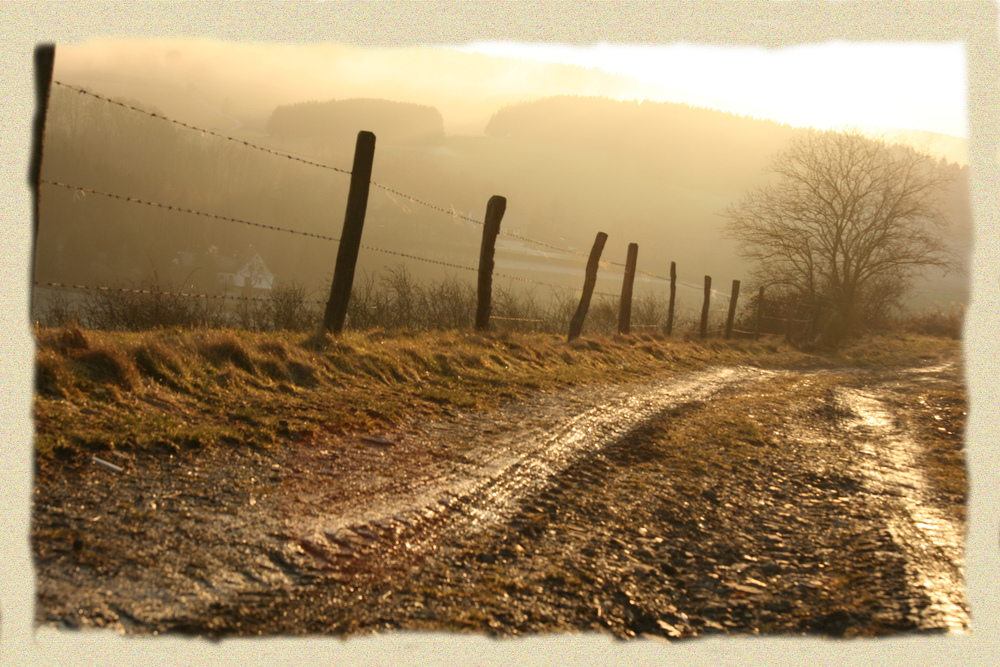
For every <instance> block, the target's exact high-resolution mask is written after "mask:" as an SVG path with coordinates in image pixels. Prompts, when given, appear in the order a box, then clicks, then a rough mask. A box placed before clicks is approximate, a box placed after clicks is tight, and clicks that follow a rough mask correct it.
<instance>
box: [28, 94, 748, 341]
mask: <svg viewBox="0 0 1000 667" xmlns="http://www.w3.org/2000/svg"><path fill="white" fill-rule="evenodd" d="M52 83H53V85H58V86H62V87H64V88H66V89H69V90H71V91H75V92H77V93H78V94H80V95H86V96H90V97H92V98H95V99H97V100H101V101H103V102H105V103H107V104H110V105H115V106H117V107H120V108H123V109H125V110H128V111H130V112H133V113H137V114H142V115H144V116H147V117H149V118H152V119H156V120H157V121H161V122H164V123H171V124H173V125H176V126H178V127H181V128H184V129H185V130H188V131H191V132H196V133H199V135H200V136H202V137H214V138H216V139H219V140H224V141H228V142H232V143H234V144H236V145H239V146H241V147H243V148H246V149H250V150H257V151H262V152H264V153H266V154H269V155H272V156H275V157H280V158H284V159H287V160H292V161H295V162H299V163H302V164H305V165H309V166H312V167H316V168H321V169H325V170H329V171H333V172H336V173H339V174H343V175H348V176H352V172H351V171H350V170H346V169H342V168H339V167H336V166H332V165H329V164H324V163H321V162H318V161H315V160H310V159H306V158H303V157H300V156H297V155H294V154H292V153H289V152H286V151H280V150H275V149H273V148H269V147H267V146H262V145H260V144H257V143H253V142H250V141H246V140H244V139H239V138H236V137H232V136H228V135H226V134H222V133H220V132H216V131H213V130H210V129H207V128H203V127H198V126H195V125H192V124H190V123H186V122H183V121H180V120H177V119H174V118H170V117H168V116H166V115H164V114H162V113H157V112H155V111H148V110H146V109H142V108H140V107H138V106H136V105H134V104H129V103H127V102H123V101H120V100H115V99H112V98H110V97H107V96H104V95H100V94H98V93H94V92H92V91H89V90H86V89H84V88H81V87H78V86H73V85H70V84H66V83H63V82H61V81H53V82H52ZM41 182H42V183H44V184H45V185H48V186H52V187H59V188H63V189H66V190H69V191H72V192H73V193H74V197H76V196H79V197H86V196H87V195H97V196H100V197H104V198H107V199H111V200H117V201H121V202H125V203H128V204H133V205H141V206H146V207H151V208H157V209H161V210H165V211H170V212H175V213H178V214H185V215H193V216H199V217H203V218H207V219H212V220H218V221H222V222H228V223H233V224H239V225H244V226H248V227H253V228H257V229H263V230H268V231H274V232H282V233H287V234H294V235H299V236H303V237H309V238H315V239H319V240H324V241H331V242H335V243H340V239H339V238H337V237H333V236H328V235H324V234H317V233H314V232H308V231H303V230H298V229H291V228H288V227H283V226H279V225H274V224H269V223H266V222H260V221H253V220H247V219H244V218H237V217H233V216H228V215H222V214H219V213H210V212H206V211H201V210H197V209H195V208H192V207H189V206H183V205H178V204H175V203H164V202H158V201H153V200H151V199H146V198H141V197H135V196H131V195H127V194H122V193H115V192H108V191H106V190H101V189H97V188H92V187H87V186H83V185H78V184H72V183H66V182H63V181H59V180H49V179H42V180H41ZM369 183H370V185H372V186H374V187H376V188H379V189H381V190H383V191H385V192H386V193H387V195H389V196H390V198H391V197H392V196H395V197H399V198H402V199H405V200H406V201H408V202H411V203H414V204H419V205H421V206H424V207H426V208H428V209H430V210H433V211H436V212H439V213H442V214H445V215H448V216H449V217H452V218H453V219H462V220H466V221H468V222H470V223H473V224H476V225H480V226H483V225H485V222H484V221H481V220H478V219H476V218H474V217H472V216H470V215H464V214H461V213H459V212H457V211H455V210H454V208H452V209H450V210H449V209H448V208H445V207H443V206H440V205H437V204H434V203H432V202H429V201H426V200H425V199H422V198H419V197H416V196H414V195H411V194H408V193H405V192H402V191H401V190H398V189H396V188H392V187H389V186H388V185H385V184H383V183H379V182H376V181H372V180H369ZM394 201H395V200H394ZM397 204H398V202H397ZM499 234H500V235H501V236H504V237H508V238H513V239H516V240H519V241H522V242H524V243H528V244H531V245H533V246H537V247H540V248H545V249H547V250H550V251H555V252H558V253H563V254H566V255H570V256H577V257H584V258H589V255H588V254H587V253H583V252H580V251H577V250H574V249H571V248H566V247H562V246H559V245H556V244H553V243H549V242H546V241H540V240H538V239H533V238H530V237H528V236H525V235H523V234H519V233H516V232H510V231H506V230H502V229H501V230H499ZM360 247H361V248H364V249H366V250H370V251H373V252H378V253H382V254H386V255H390V256H395V257H400V258H403V259H407V260H413V261H417V262H422V263H426V264H431V265H436V266H442V267H445V268H450V269H457V270H459V271H471V272H478V271H479V269H478V268H477V267H472V266H467V265H462V264H458V263H455V262H450V261H446V260H443V259H433V258H429V257H422V256H420V255H417V254H412V253H409V252H401V251H399V250H392V249H388V248H382V247H378V246H374V245H370V244H360ZM600 264H601V266H602V267H604V268H605V269H606V268H607V267H608V266H614V267H620V268H626V269H627V266H626V264H624V263H621V262H617V261H612V260H601V262H600ZM492 275H493V276H495V277H498V278H502V279H507V280H511V281H516V282H519V283H526V284H530V285H534V286H539V287H545V288H550V289H552V290H557V291H560V292H564V293H565V292H570V293H576V292H579V291H580V288H578V287H572V286H568V285H563V284H557V283H552V282H547V281H543V280H537V279H534V278H529V277H526V276H519V275H512V274H509V273H503V272H493V274H492ZM635 275H636V276H639V277H640V278H642V279H643V280H645V281H647V282H657V281H658V282H660V283H665V284H673V285H677V286H680V287H684V288H688V289H691V290H695V291H698V292H703V291H704V288H703V287H702V286H699V285H695V284H691V283H687V282H683V281H680V280H676V279H673V280H672V279H671V278H666V277H664V276H660V275H657V274H655V273H652V272H649V271H643V270H635ZM602 277H603V278H605V279H607V278H622V279H623V278H624V274H618V273H616V274H612V275H611V276H608V275H607V274H606V273H605V274H604V275H603V276H602ZM35 285H36V286H38V287H49V288H57V289H74V290H88V291H97V292H106V293H108V292H118V293H123V294H139V295H157V296H174V297H184V298H195V299H217V300H220V301H238V302H262V301H265V300H266V297H259V296H257V297H248V296H245V295H231V294H208V293H206V292H192V291H169V290H155V289H145V288H129V287H110V286H107V285H83V284H78V283H65V282H36V283H35ZM593 293H594V294H595V295H597V296H600V297H606V298H610V299H618V298H620V296H621V295H619V294H615V293H611V292H607V291H594V292H593ZM710 293H711V295H712V296H713V298H717V299H726V300H729V299H731V298H732V295H731V294H730V293H728V292H724V291H722V290H715V289H712V290H711V292H710ZM740 295H742V296H747V297H751V296H753V295H750V294H747V293H740ZM303 303H310V304H314V305H322V304H323V303H325V302H323V301H308V300H305V301H303ZM713 312H715V313H720V312H725V309H716V310H714V311H713ZM494 319H497V320H501V321H510V322H541V321H542V320H540V319H538V318H530V317H529V318H516V317H494ZM657 326H659V325H654V324H641V325H636V328H655V327H657Z"/></svg>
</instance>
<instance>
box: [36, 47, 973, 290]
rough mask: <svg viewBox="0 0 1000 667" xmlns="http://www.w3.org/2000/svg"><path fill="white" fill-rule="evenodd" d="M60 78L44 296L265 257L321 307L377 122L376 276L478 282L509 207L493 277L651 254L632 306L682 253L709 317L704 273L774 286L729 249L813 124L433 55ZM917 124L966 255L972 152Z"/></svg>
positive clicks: (158, 61)
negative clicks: (493, 227) (592, 254)
mask: <svg viewBox="0 0 1000 667" xmlns="http://www.w3.org/2000/svg"><path fill="white" fill-rule="evenodd" d="M54 79H55V81H56V82H58V83H56V84H54V85H53V87H52V91H51V100H50V106H49V112H48V123H47V128H46V135H45V152H44V156H43V173H42V178H43V179H44V180H46V181H50V182H55V183H57V184H60V185H54V184H52V183H48V184H43V186H42V189H41V217H40V228H39V236H38V240H37V249H36V267H35V280H36V281H38V282H40V283H49V282H53V283H64V284H81V285H89V286H96V285H114V286H120V285H132V286H139V285H151V284H157V285H159V286H160V287H168V286H169V288H170V289H184V290H196V291H200V292H206V293H215V292H218V291H220V290H222V291H224V290H225V289H226V285H225V284H224V282H223V283H220V280H223V281H224V280H225V278H224V277H223V278H220V276H224V274H232V273H233V272H234V271H236V270H238V267H235V264H239V263H241V262H244V261H245V260H246V259H247V258H249V257H252V256H254V255H258V256H259V258H260V260H262V262H263V264H264V265H265V266H266V272H267V275H268V278H267V281H265V282H261V283H259V284H258V287H260V286H265V283H266V286H267V287H270V286H271V285H273V284H276V283H286V284H287V283H291V282H295V283H297V284H300V285H303V286H305V287H306V288H307V290H308V291H309V293H310V295H311V296H310V298H311V299H315V300H324V299H325V298H326V295H327V293H328V290H329V281H330V277H331V274H332V271H333V266H334V262H335V259H336V255H337V244H336V243H335V242H333V241H331V240H329V239H330V238H331V237H332V238H337V237H339V236H340V234H341V226H342V224H343V219H344V210H345V206H346V200H347V192H348V184H349V181H350V176H349V174H348V173H345V172H349V171H350V169H351V164H352V159H353V154H354V146H355V140H356V137H357V134H358V132H359V131H362V130H368V131H372V132H374V134H375V135H376V147H375V158H374V167H373V172H372V179H371V180H372V182H373V183H374V184H375V185H374V186H373V187H372V188H371V191H370V195H369V200H368V209H367V218H366V222H365V228H364V235H363V238H362V244H363V247H362V250H361V254H360V257H359V261H358V277H357V278H356V280H355V285H356V287H357V286H358V285H359V284H363V282H364V280H379V279H380V278H379V276H384V275H385V274H386V271H388V270H390V269H392V268H393V267H398V266H400V265H402V266H405V269H406V271H407V272H408V273H409V274H410V275H411V276H413V277H414V279H416V280H419V281H434V280H441V279H443V278H444V277H446V276H454V277H457V278H459V279H460V280H462V281H467V282H470V283H473V282H474V281H475V273H474V272H472V271H468V270H466V269H465V268H462V267H471V268H475V267H476V266H477V262H478V256H479V245H480V239H481V234H482V226H481V225H480V224H477V222H476V221H478V222H481V221H482V220H483V218H484V214H485V209H486V203H487V201H488V200H489V198H490V197H491V196H493V195H501V196H503V197H505V198H506V200H507V208H506V213H505V215H504V218H503V222H502V225H501V233H502V234H506V235H502V236H501V237H500V239H499V240H498V243H497V258H496V271H497V273H498V274H499V275H498V276H497V277H496V278H495V279H494V283H495V284H496V285H501V286H504V287H509V288H512V289H518V290H529V291H533V292H534V294H535V295H536V296H537V297H539V298H547V297H548V295H549V294H555V293H562V294H565V293H566V292H567V291H568V292H569V293H570V294H573V293H576V291H578V290H579V289H580V288H581V287H582V283H583V275H584V266H585V264H586V255H587V253H589V251H590V247H591V244H592V243H593V241H594V238H595V235H596V234H597V233H598V232H599V231H603V232H606V233H607V234H608V235H609V238H608V242H607V245H606V247H605V250H604V253H603V255H602V259H603V260H604V263H603V264H602V268H601V272H600V273H599V282H598V288H597V289H598V291H603V292H606V293H617V292H618V291H619V290H620V289H621V275H622V267H621V266H620V264H623V263H624V262H625V257H626V248H627V246H628V244H629V243H633V242H634V243H638V245H639V253H638V270H639V271H640V272H642V273H640V275H639V276H637V282H636V293H637V294H643V293H649V294H653V295H663V294H665V293H666V290H667V282H666V281H665V280H662V278H663V277H666V276H668V275H669V271H670V264H671V262H676V264H677V272H678V278H679V280H680V282H681V283H682V284H683V285H687V286H690V289H687V290H681V291H679V292H678V298H679V299H680V302H679V303H680V306H681V308H690V309H693V308H695V306H697V305H700V298H701V297H700V294H699V293H698V291H697V290H700V288H701V284H702V278H703V276H705V275H711V276H712V279H713V285H714V286H716V287H717V288H718V289H720V290H722V291H724V292H726V293H728V289H729V284H730V282H731V281H732V280H733V279H740V280H743V281H745V289H750V288H753V287H754V285H753V284H752V280H751V274H752V267H751V266H750V265H748V264H747V263H746V262H745V261H743V260H742V259H741V258H740V256H739V254H738V252H737V251H738V248H737V247H736V245H735V241H733V240H730V239H727V238H725V237H724V234H723V227H724V226H725V223H726V215H725V214H726V209H727V206H729V205H730V204H731V203H733V202H735V201H737V200H739V198H740V197H741V196H743V195H744V194H745V193H746V192H747V191H748V190H750V189H752V188H754V187H757V186H761V185H764V184H766V183H768V182H769V176H768V174H767V173H766V171H765V168H766V167H767V165H768V162H769V159H770V158H771V157H772V156H773V155H774V154H776V153H778V152H779V151H782V150H784V149H786V147H787V146H788V145H789V142H790V141H791V140H792V139H793V138H794V137H797V136H804V135H806V134H808V133H810V132H814V130H812V129H809V128H800V127H792V126H791V125H787V124H781V123H778V122H776V121H773V120H768V119H762V118H752V117H747V116H740V115H737V114H734V113H729V112H726V111H722V110H716V109H708V108H703V107H696V106H691V105H689V104H686V103H683V102H678V101H667V99H668V98H669V97H670V95H673V94H675V93H676V91H674V92H672V91H669V90H667V89H665V88H664V87H663V86H657V85H654V84H650V83H645V82H643V81H640V80H638V79H633V78H630V77H627V76H623V75H615V74H609V73H606V72H603V71H601V70H598V69H588V68H584V67H578V66H573V65H561V64H552V63H542V62H534V61H528V60H516V59H512V58H502V57H494V56H488V55H482V54H475V53H462V52H459V51H455V50H447V49H436V48H431V47H421V48H406V49H370V50H362V49H357V48H353V47H346V46H339V45H333V44H329V45H315V46H310V47H303V46H295V45H287V46H282V45H263V44H239V43H221V42H207V41H134V42H127V41H122V42H117V41H116V42H90V43H86V44H80V45H66V46H62V45H59V46H57V50H56V64H55V73H54ZM63 84H65V85H63ZM76 88H80V89H83V90H85V91H89V92H90V93H94V94H96V95H98V96H101V98H108V99H101V98H99V97H95V96H94V95H89V94H85V93H82V92H80V91H78V90H77V89H76ZM109 99H110V100H114V101H117V102H121V103H123V104H124V105H126V106H122V105H120V104H114V103H112V102H109V101H108V100H109ZM127 107H134V109H130V108H127ZM136 109H138V110H141V111H145V112H150V113H155V114H157V115H161V116H165V117H166V118H168V119H174V120H176V121H180V123H184V124H187V125H190V126H193V127H194V128H196V129H191V128H190V127H184V126H182V125H181V124H179V123H173V122H169V121H167V120H164V119H162V118H159V117H156V118H154V117H150V115H148V113H140V112H138V111H136ZM199 129H204V130H209V131H210V132H205V133H203V132H201V131H199ZM907 129H908V128H899V131H897V132H895V133H887V134H886V136H887V138H890V139H892V140H900V141H902V140H906V141H909V142H910V143H911V144H916V145H918V146H921V145H922V146H924V147H926V148H928V149H930V150H933V151H936V156H937V157H938V158H939V162H938V166H937V168H938V169H940V170H943V171H944V172H947V173H949V174H950V175H951V176H952V183H951V185H950V189H949V190H948V191H947V192H946V193H945V194H944V195H943V199H942V201H941V208H942V212H943V213H944V215H945V216H946V217H947V219H948V226H947V228H946V235H947V239H946V240H947V242H948V244H949V245H950V246H952V247H953V248H954V250H955V252H956V257H957V258H959V264H960V265H963V266H964V265H967V264H968V257H969V253H970V251H971V244H972V223H971V213H970V208H969V197H968V167H967V165H966V164H965V160H964V158H963V154H962V151H963V150H964V139H961V138H958V137H946V136H944V135H940V134H938V133H934V132H930V131H926V130H925V131H922V132H909V133H904V132H902V130H907ZM219 135H221V136H219ZM227 137H228V138H231V139H234V140H237V141H229V140H227V139H226V138H227ZM244 142H245V143H244ZM246 144H252V146H248V145H246ZM257 147H260V148H266V149H269V150H270V151H274V152H277V153H281V154H287V155H291V156H294V157H295V158H299V159H289V158H288V157H285V156H284V155H278V154H275V153H273V152H267V151H264V150H258V148H257ZM328 167H332V168H333V169H331V168H328ZM102 193H103V194H102ZM108 195H116V196H114V197H113V196H108ZM126 198H133V199H135V200H141V201H142V202H146V203H137V202H135V201H127V200H126ZM150 203H153V204H158V205H150ZM169 207H173V208H174V209H183V210H171V209H170V208H169ZM195 213H200V214H202V215H198V214H195ZM470 218H471V219H472V220H470ZM246 223H251V224H246ZM267 227H277V228H281V230H286V231H276V230H274V229H269V228H267ZM287 230H293V231H295V232H298V233H288V232H287ZM317 236H318V237H324V238H317ZM531 241H535V242H538V243H531ZM565 251H568V252H565ZM401 254H402V255H409V256H411V257H403V256H401ZM413 257H416V258H421V259H413ZM421 260H431V261H421ZM511 276H513V277H514V278H511ZM515 278H516V279H515ZM967 282H968V278H967V276H966V275H962V273H961V272H960V271H957V272H956V271H953V272H951V273H949V274H948V275H946V276H945V275H943V274H942V273H941V271H940V270H937V269H933V270H928V272H927V275H926V277H925V279H923V280H921V281H918V283H917V284H916V287H917V289H918V290H920V291H919V292H917V293H915V294H914V297H913V298H912V299H911V302H912V303H913V304H914V305H915V306H918V307H922V306H926V305H929V304H933V303H935V302H937V303H942V304H945V305H947V304H948V303H949V302H951V301H963V300H964V299H965V294H966V289H967Z"/></svg>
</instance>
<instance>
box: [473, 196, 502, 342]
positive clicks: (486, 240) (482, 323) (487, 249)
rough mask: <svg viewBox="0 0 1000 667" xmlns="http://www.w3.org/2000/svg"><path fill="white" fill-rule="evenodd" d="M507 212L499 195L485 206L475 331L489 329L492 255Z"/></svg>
mask: <svg viewBox="0 0 1000 667" xmlns="http://www.w3.org/2000/svg"><path fill="white" fill-rule="evenodd" d="M506 210H507V199H506V198H504V197H501V196H499V195H493V196H492V197H490V201H489V202H488V203H487V204H486V220H485V222H484V224H483V242H482V245H480V246H479V302H478V304H477V306H476V331H486V330H487V329H489V328H490V309H491V305H492V304H491V298H492V290H493V254H494V249H495V247H496V242H497V234H499V233H500V221H501V220H503V214H504V211H506Z"/></svg>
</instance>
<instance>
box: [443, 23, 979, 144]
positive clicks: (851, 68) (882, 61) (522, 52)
mask: <svg viewBox="0 0 1000 667" xmlns="http://www.w3.org/2000/svg"><path fill="white" fill-rule="evenodd" d="M456 48H457V49H458V50H461V51H463V52H465V53H483V54H490V55H496V56H507V57H514V58H523V59H531V60H538V61H546V62H552V63H565V64H572V65H580V66H583V67H596V68H599V69H601V70H603V71H605V72H608V73H611V74H621V75H626V76H629V77H633V78H635V79H638V80H640V81H644V82H647V83H650V84H653V85H655V86H659V87H662V88H663V91H661V92H660V93H658V94H657V93H655V92H652V91H650V92H651V93H652V96H654V97H656V98H657V99H660V100H661V101H683V102H687V103H690V104H695V105H698V106H708V107H713V108H718V109H724V110H727V111H734V112H737V113H741V114H747V115H754V116H760V117H767V118H773V119H775V120H778V121H781V122H784V123H789V124H792V125H798V126H813V127H817V128H823V129H827V128H832V127H839V126H844V125H857V126H863V127H865V128H900V129H917V130H925V131H930V132H938V133H941V134H949V135H953V136H957V137H967V136H968V126H967V114H966V106H967V104H966V98H967V90H966V63H965V50H964V47H963V45H962V44H961V43H960V42H951V43H927V44H921V43H914V42H905V43H851V42H830V43H826V44H815V45H805V46H797V47H792V48H784V49H772V50H768V49H763V48H747V47H715V46H703V45H691V44H683V43H681V44H676V45H669V46H632V45H624V46H623V45H609V44H600V45H597V46H591V47H574V46H562V45H558V44H544V43H543V44H517V43H511V42H480V43H472V44H468V45H466V46H462V47H456Z"/></svg>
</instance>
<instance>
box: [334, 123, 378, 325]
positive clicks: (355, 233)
mask: <svg viewBox="0 0 1000 667" xmlns="http://www.w3.org/2000/svg"><path fill="white" fill-rule="evenodd" d="M374 159H375V135H374V134H372V133H371V132H367V131H364V130H362V131H361V132H358V140H357V143H356V144H355V147H354V166H353V167H352V168H351V186H350V189H349V190H348V191H347V211H346V212H345V213H344V231H343V233H341V235H340V248H339V249H338V250H337V264H336V266H335V267H334V270H333V283H332V284H331V285H330V300H329V301H327V303H326V313H325V314H324V315H323V328H324V329H325V330H326V331H330V332H333V333H340V332H341V331H342V330H343V328H344V320H345V318H346V317H347V304H348V302H349V301H350V298H351V285H353V283H354V268H355V266H356V265H357V263H358V249H359V248H360V247H361V230H362V229H363V228H364V225H365V212H366V211H367V209H368V190H369V187H370V185H371V177H372V162H373V161H374Z"/></svg>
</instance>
